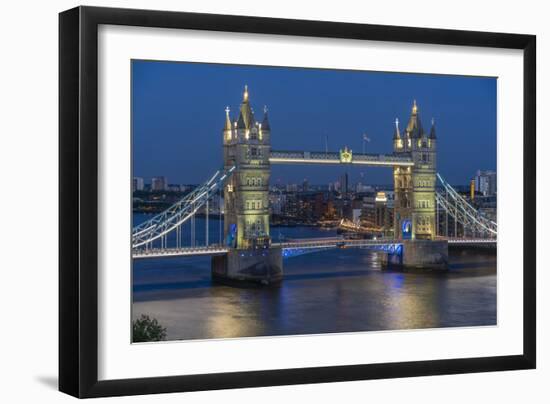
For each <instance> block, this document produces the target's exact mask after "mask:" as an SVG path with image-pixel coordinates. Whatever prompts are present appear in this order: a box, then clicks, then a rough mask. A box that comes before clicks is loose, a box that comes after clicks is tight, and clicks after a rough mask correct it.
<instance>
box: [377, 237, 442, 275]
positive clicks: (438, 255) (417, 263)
mask: <svg viewBox="0 0 550 404" xmlns="http://www.w3.org/2000/svg"><path fill="white" fill-rule="evenodd" d="M402 246H403V247H402V249H401V251H398V252H396V253H388V254H385V262H384V263H383V264H384V266H385V267H386V268H389V269H391V268H397V269H438V270H446V269H447V268H448V261H449V248H448V243H447V241H446V240H403V241H402Z"/></svg>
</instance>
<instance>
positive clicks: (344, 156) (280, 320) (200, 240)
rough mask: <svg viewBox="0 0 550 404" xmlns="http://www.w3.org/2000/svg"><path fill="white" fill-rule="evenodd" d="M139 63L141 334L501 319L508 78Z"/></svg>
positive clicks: (269, 332)
mask: <svg viewBox="0 0 550 404" xmlns="http://www.w3.org/2000/svg"><path fill="white" fill-rule="evenodd" d="M130 66H131V86H130V87H131V147H132V177H131V178H129V179H128V180H129V181H131V183H132V195H131V209H132V228H131V229H130V230H131V247H130V249H129V253H131V256H132V268H131V274H128V276H131V280H132V282H131V286H132V293H131V296H132V304H131V308H132V309H131V311H132V313H131V321H132V337H131V338H132V342H133V343H143V342H157V341H185V340H205V339H225V338H250V337H276V336H296V335H311V334H328V333H357V332H382V331H384V332H395V331H412V330H418V329H423V330H426V329H439V328H449V327H494V326H497V325H498V321H497V320H498V316H497V278H498V277H497V259H496V257H497V254H496V251H497V192H498V190H497V81H498V78H497V77H481V76H460V75H441V74H419V73H408V72H400V73H396V72H383V71H361V70H337V69H321V68H311V67H308V68H305V67H304V68H299V67H284V66H260V65H237V64H212V63H196V62H185V61H165V60H141V59H134V60H132V61H131V65H130Z"/></svg>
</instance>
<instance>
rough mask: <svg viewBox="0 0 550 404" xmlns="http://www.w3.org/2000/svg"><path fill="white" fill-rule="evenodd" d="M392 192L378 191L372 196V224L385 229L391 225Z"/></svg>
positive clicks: (389, 228)
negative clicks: (373, 214)
mask: <svg viewBox="0 0 550 404" xmlns="http://www.w3.org/2000/svg"><path fill="white" fill-rule="evenodd" d="M393 198H394V193H393V192H384V191H379V192H377V193H376V196H375V198H374V210H375V219H374V224H375V225H376V226H378V227H382V228H383V229H384V230H385V231H390V230H392V227H393V217H394V216H393Z"/></svg>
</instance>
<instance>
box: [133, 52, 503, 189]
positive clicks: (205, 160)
mask: <svg viewBox="0 0 550 404" xmlns="http://www.w3.org/2000/svg"><path fill="white" fill-rule="evenodd" d="M132 73H133V74H132V77H133V80H132V90H133V91H132V102H133V114H132V115H133V116H132V119H133V121H132V126H133V163H134V173H133V175H134V176H136V177H143V178H151V177H158V176H165V177H167V178H168V181H169V183H177V184H193V183H201V182H203V181H204V180H205V179H206V177H208V176H209V175H210V174H211V173H212V172H213V171H215V170H216V169H218V168H219V167H220V164H221V149H222V148H221V139H222V128H223V122H224V115H225V112H224V109H225V107H226V106H229V107H230V109H231V116H232V118H233V119H234V118H235V117H236V113H237V111H238V104H239V102H240V101H241V98H242V91H243V86H244V85H245V84H248V86H249V89H250V90H249V91H250V100H251V105H252V106H253V107H255V108H256V111H260V112H259V113H256V115H257V116H256V119H257V120H259V121H261V119H262V115H263V113H262V112H261V111H262V109H263V106H264V104H267V105H268V109H269V119H270V124H271V128H272V138H273V141H272V147H273V148H274V149H279V150H281V149H282V150H304V149H305V150H316V151H323V150H325V147H326V145H327V143H328V149H329V151H338V150H339V149H340V148H342V147H344V146H348V147H350V148H351V149H353V150H354V152H356V153H361V152H362V150H363V148H365V151H366V152H367V153H369V152H370V153H387V152H391V147H392V134H393V131H394V123H393V122H394V120H395V118H398V119H399V120H400V122H401V129H403V127H404V125H406V122H407V119H408V116H409V115H410V108H411V106H412V102H413V100H414V99H416V100H417V102H418V107H419V115H420V117H421V119H422V123H423V125H424V127H425V128H429V127H430V125H431V122H430V121H431V119H432V117H434V118H435V122H436V128H437V133H438V140H439V155H440V156H441V159H439V162H438V171H441V172H442V173H444V175H445V176H446V177H447V178H448V179H449V181H451V182H453V183H456V184H467V183H468V182H469V181H470V179H471V178H472V177H473V176H474V175H475V172H476V171H477V170H479V169H482V170H494V169H496V79H495V78H479V77H459V76H434V75H419V74H398V73H378V72H356V71H334V70H317V69H313V70H312V69H296V68H292V69H290V68H273V67H251V66H228V65H211V64H189V63H172V62H150V61H133V62H132ZM281 81H284V82H286V84H287V85H284V86H282V85H280V83H281ZM323 94H330V97H326V96H325V97H323ZM449 94H452V96H450V95H449ZM365 133H367V136H368V138H369V140H370V141H369V142H365V140H364V134H365ZM186 134H189V135H186ZM327 140H328V142H327ZM451 155H452V156H453V158H452V159H451V158H445V156H451ZM344 172H347V173H348V175H349V181H350V183H351V184H355V183H357V182H361V183H363V184H366V185H369V184H391V182H392V180H391V178H392V177H391V176H392V173H391V170H388V169H387V168H371V167H369V168H367V169H363V168H356V167H349V168H343V167H314V168H312V167H304V166H293V167H290V166H277V167H274V168H273V173H272V181H271V182H272V184H277V183H283V184H288V183H301V182H303V181H304V179H307V180H308V182H309V183H310V184H312V185H317V184H328V183H329V182H335V181H337V180H338V179H339V178H340V177H341V176H342V174H343V173H344Z"/></svg>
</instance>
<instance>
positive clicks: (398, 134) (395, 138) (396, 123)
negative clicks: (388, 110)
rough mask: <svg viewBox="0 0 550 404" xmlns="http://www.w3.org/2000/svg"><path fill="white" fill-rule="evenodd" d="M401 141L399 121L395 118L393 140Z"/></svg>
mask: <svg viewBox="0 0 550 404" xmlns="http://www.w3.org/2000/svg"><path fill="white" fill-rule="evenodd" d="M397 139H401V132H400V131H399V119H397V118H395V130H394V131H393V140H397Z"/></svg>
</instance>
